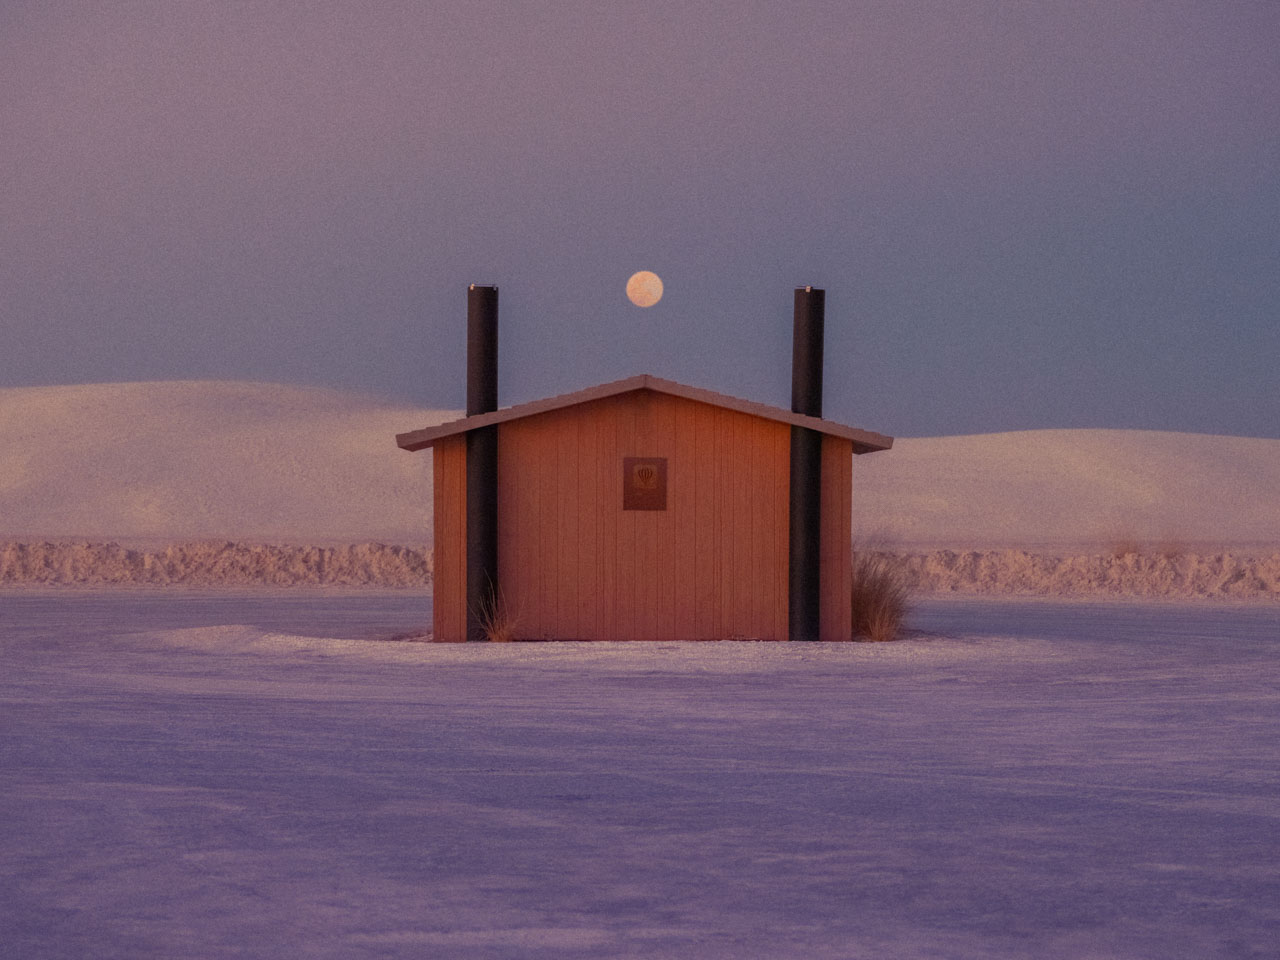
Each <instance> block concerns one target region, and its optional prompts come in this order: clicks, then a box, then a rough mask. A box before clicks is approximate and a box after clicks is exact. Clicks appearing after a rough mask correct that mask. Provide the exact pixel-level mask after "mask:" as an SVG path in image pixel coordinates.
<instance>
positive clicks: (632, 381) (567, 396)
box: [396, 373, 893, 453]
mask: <svg viewBox="0 0 1280 960" xmlns="http://www.w3.org/2000/svg"><path fill="white" fill-rule="evenodd" d="M637 390H652V391H653V392H654V393H665V394H667V395H669V396H673V397H683V398H684V399H686V400H694V401H697V402H698V403H708V404H711V405H712V406H713V407H723V408H724V409H726V410H736V411H738V412H739V413H746V414H750V415H751V416H753V417H762V418H763V419H765V420H775V421H777V422H778V423H787V424H791V425H792V426H796V427H808V428H809V429H810V430H816V431H817V432H819V433H825V434H827V435H828V436H832V437H840V438H842V439H844V440H851V441H852V442H853V452H854V453H873V452H875V451H876V450H888V449H889V448H890V447H891V446H893V437H887V436H885V435H884V434H880V433H872V432H871V431H870V430H859V429H858V428H857V427H849V426H846V425H844V424H842V423H835V422H833V421H831V420H823V419H822V418H821V417H809V416H805V415H804V414H802V413H792V412H791V411H790V410H783V409H781V408H780V407H771V406H769V405H768V404H765V403H756V402H754V401H752V400H740V399H738V398H737V397H731V396H728V395H727V394H723V393H716V392H714V391H712V390H703V389H700V388H698V387H690V386H686V385H685V384H683V383H676V382H675V381H674V380H663V379H662V378H661V377H653V376H650V375H649V374H647V373H642V374H639V375H637V376H634V377H627V378H626V379H625V380H614V381H613V382H612V383H602V384H599V385H598V386H594V387H587V388H586V389H585V390H576V391H574V392H573V393H562V394H559V395H558V396H554V397H545V398H543V399H541V400H533V401H530V402H529V403H519V404H516V405H515V406H514V407H502V408H501V409H498V410H494V411H493V412H491V413H481V414H477V415H476V416H473V417H463V418H462V419H461V420H452V421H450V422H449V423H442V424H440V425H438V426H435V427H427V428H425V429H423V430H411V431H410V432H408V433H398V434H396V445H397V446H399V447H400V448H401V449H403V450H424V449H426V448H427V447H430V446H432V445H433V444H434V443H435V442H436V441H437V440H442V439H444V438H445V437H453V436H457V435H459V434H463V433H466V432H467V431H469V430H477V429H479V428H480V427H489V426H493V425H494V424H498V423H506V422H508V421H510V420H520V419H522V418H524V417H532V416H535V415H537V414H539V413H550V412H551V411H552V410H562V409H564V408H565V407H573V406H577V405H578V404H581V403H589V402H590V401H592V400H603V399H604V398H606V397H616V396H618V395H619V394H623V393H633V392H635V391H637Z"/></svg>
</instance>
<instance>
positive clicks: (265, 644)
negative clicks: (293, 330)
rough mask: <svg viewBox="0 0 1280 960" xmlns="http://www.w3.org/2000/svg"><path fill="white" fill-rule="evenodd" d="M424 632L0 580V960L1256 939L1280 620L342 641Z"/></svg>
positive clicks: (1245, 613) (398, 608)
mask: <svg viewBox="0 0 1280 960" xmlns="http://www.w3.org/2000/svg"><path fill="white" fill-rule="evenodd" d="M351 604H354V605H356V606H357V607H358V610H357V611H356V612H357V613H360V612H362V613H363V617H362V616H359V615H356V616H353V615H352V611H351V610H349V609H347V608H348V605H351ZM423 614H424V611H423V610H421V609H420V602H418V601H416V600H412V599H411V598H407V597H404V596H403V595H402V596H399V597H389V596H378V597H376V598H372V597H370V598H366V597H357V598H348V599H347V600H344V601H341V602H339V601H336V600H334V599H332V598H320V599H315V600H306V601H304V600H300V599H297V598H295V597H292V596H289V597H278V598H275V599H274V600H272V599H271V598H268V597H255V598H243V597H241V598H237V597H234V596H229V595H222V596H218V595H208V594H205V595H201V596H195V597H177V596H175V595H173V594H166V595H162V596H160V597H156V596H155V595H154V594H153V595H150V596H132V595H123V594H118V593H116V594H97V595H93V594H76V595H65V594H64V595H61V596H58V597H50V596H47V595H46V596H30V597H22V598H18V599H17V601H16V602H15V603H14V604H13V605H11V606H9V607H7V608H6V617H5V621H4V626H3V628H2V629H0V652H2V653H3V657H4V662H5V670H4V671H2V672H0V728H2V729H3V730H4V731H5V736H4V742H3V747H2V748H0V749H3V751H4V758H5V759H4V763H3V764H0V817H2V818H3V822H4V823H5V827H6V829H4V830H3V831H0V877H3V878H4V889H5V894H4V897H3V898H2V899H0V935H2V936H3V942H4V943H5V945H6V949H7V950H8V951H9V952H10V953H12V954H13V955H14V956H23V957H68V958H70V957H83V956H118V957H125V956H130V957H141V956H153V957H161V956H164V957H170V956H184V957H186V956H246V957H264V958H265V957H282V956H306V957H313V958H317V960H329V958H332V960H339V958H341V960H348V958H352V957H379V958H401V957H404V958H410V957H413V958H416V957H422V956H445V957H460V958H465V957H476V958H498V957H504V958H505V957H511V958H515V957H534V956H543V955H545V956H555V957H579V958H596V957H599V958H607V957H619V956H625V957H632V958H636V960H651V958H652V960H657V958H669V957H699V958H704V960H728V958H733V960H741V958H776V957H787V958H789V957H805V958H813V960H827V958H830V960H835V958H844V957H850V956H859V957H862V956H865V957H877V958H884V960H918V958H921V957H984V958H1008V960H1013V958H1017V960H1022V958H1025V957H1029V956H1034V957H1037V958H1043V960H1079V958H1084V957H1102V956H1106V957H1161V958H1165V957H1187V958H1190V957H1196V958H1200V957H1254V956H1265V955H1267V953H1268V951H1270V950H1271V949H1272V946H1273V943H1274V932H1275V928H1276V923H1277V920H1278V919H1280V918H1278V916H1277V911H1276V906H1275V904H1276V903H1277V902H1280V881H1278V880H1277V875H1276V871H1275V863H1276V862H1277V859H1280V832H1278V831H1276V830H1275V829H1274V824H1275V822H1276V819H1277V817H1278V816H1280V806H1278V804H1277V799H1276V789H1275V788H1276V784H1275V775H1274V771H1275V769H1276V767H1277V762H1278V761H1280V747H1278V746H1277V745H1278V744H1280V712H1277V711H1276V710H1275V691H1276V689H1277V687H1278V686H1280V676H1278V675H1277V665H1276V658H1275V645H1276V640H1277V637H1280V620H1278V619H1277V618H1278V617H1280V611H1277V610H1276V609H1275V608H1271V607H1266V608H1262V607H1256V606H1255V607H1230V608H1227V607H1206V606H1204V605H1200V606H1198V607H1194V608H1193V607H1186V606H1177V605H1168V604H1144V603H1133V602H1130V603H1116V604H1075V605H1070V604H1050V603H1021V604H1018V603H1008V602H1006V603H1002V604H989V603H982V602H978V601H969V602H964V603H950V604H945V603H944V604H937V603H935V604H925V605H924V606H923V607H921V608H918V609H917V611H916V612H915V614H914V615H913V616H912V619H911V621H910V622H909V627H910V628H911V631H912V638H911V639H908V640H906V641H904V642H901V643H894V644H827V645H809V644H803V645H802V644H759V643H757V644H750V643H722V644H670V643H660V644H616V643H608V644H564V643H551V644H514V645H512V644H499V645H490V644H474V645H456V646H454V645H435V644H411V643H374V642H368V640H363V641H362V640H360V639H356V638H359V637H362V636H376V635H379V634H381V635H384V636H387V635H391V634H392V633H393V632H395V631H398V630H402V629H404V628H406V627H409V626H411V625H412V624H414V623H416V622H418V621H419V619H420V618H421V617H422V616H423ZM214 624H222V625H221V626H215V625H214ZM312 630H315V631H320V632H321V633H320V635H318V636H307V635H305V634H306V633H307V632H309V631H312ZM325 631H328V632H325Z"/></svg>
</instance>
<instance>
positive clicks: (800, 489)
mask: <svg viewBox="0 0 1280 960" xmlns="http://www.w3.org/2000/svg"><path fill="white" fill-rule="evenodd" d="M825 306H826V292H825V291H823V290H818V289H815V288H814V287H797V288H796V295H795V324H794V328H793V332H792V341H791V410H792V412H793V413H803V414H805V415H806V416H810V417H821V416H822V339H823V329H822V328H823V320H824V317H823V314H824V312H825ZM789 533H790V552H789V556H788V565H787V635H788V639H791V640H819V639H821V635H820V634H821V618H820V614H821V600H822V593H821V575H820V570H821V559H822V555H821V543H822V434H821V433H819V432H818V431H817V430H810V429H809V428H808V427H794V426H793V427H792V428H791V511H790V531H789Z"/></svg>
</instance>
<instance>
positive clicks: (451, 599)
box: [431, 436, 467, 642]
mask: <svg viewBox="0 0 1280 960" xmlns="http://www.w3.org/2000/svg"><path fill="white" fill-rule="evenodd" d="M431 459H432V476H433V478H434V500H435V545H434V550H435V562H434V566H433V573H432V584H433V587H432V594H433V596H432V602H431V604H432V623H433V626H432V630H433V632H434V634H435V638H436V639H437V640H449V641H456V642H461V641H463V640H465V639H466V638H467V443H466V438H465V437H463V436H459V437H447V438H445V439H443V440H439V441H437V442H436V444H435V446H434V447H433V448H432V455H431Z"/></svg>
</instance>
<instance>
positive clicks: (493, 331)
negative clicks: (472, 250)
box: [467, 283, 498, 417]
mask: <svg viewBox="0 0 1280 960" xmlns="http://www.w3.org/2000/svg"><path fill="white" fill-rule="evenodd" d="M497 409H498V288H497V287H477V286H476V285H475V284H474V283H473V284H472V285H471V286H470V287H469V288H468V289H467V416H468V417H474V416H475V415H476V414H478V413H489V412H490V411H492V410H497Z"/></svg>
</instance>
